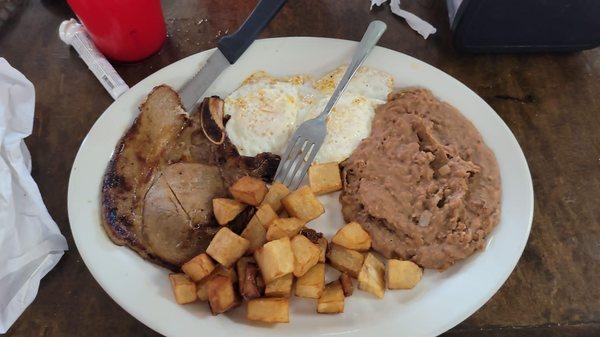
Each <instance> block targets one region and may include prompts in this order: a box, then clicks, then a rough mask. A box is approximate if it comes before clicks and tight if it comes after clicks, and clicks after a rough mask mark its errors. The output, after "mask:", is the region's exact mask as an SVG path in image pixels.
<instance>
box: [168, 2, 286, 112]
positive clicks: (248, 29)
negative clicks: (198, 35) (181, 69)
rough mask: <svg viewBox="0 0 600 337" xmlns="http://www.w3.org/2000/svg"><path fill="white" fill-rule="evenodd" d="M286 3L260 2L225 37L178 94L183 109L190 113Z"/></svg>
mask: <svg viewBox="0 0 600 337" xmlns="http://www.w3.org/2000/svg"><path fill="white" fill-rule="evenodd" d="M286 2H287V0H261V1H260V2H259V3H258V4H257V5H256V7H255V8H254V10H253V11H252V13H250V16H248V18H247V19H246V21H244V23H243V24H242V26H240V28H239V29H238V30H237V31H236V32H235V33H233V34H230V35H226V36H223V37H222V38H221V39H220V40H219V42H218V43H217V49H216V50H215V51H214V52H213V53H212V54H211V55H210V56H209V58H208V60H207V61H206V64H205V65H204V66H203V67H202V68H201V69H200V71H199V72H198V73H196V74H195V75H194V77H192V78H191V79H190V80H189V81H188V82H187V83H186V84H184V86H183V87H182V88H181V90H180V91H179V96H180V97H181V103H182V104H183V107H184V109H185V110H186V111H187V112H188V113H191V112H192V111H194V108H195V107H196V105H197V104H198V102H199V101H200V99H202V98H203V97H204V93H205V92H206V90H207V89H208V88H209V87H210V86H211V84H212V83H213V82H214V81H215V80H216V79H217V78H219V76H220V75H221V73H222V72H223V71H225V69H227V68H228V67H229V66H230V65H232V64H234V63H235V62H236V61H237V60H238V59H239V57H240V56H241V55H242V54H243V53H244V52H245V51H246V49H248V47H249V46H250V45H251V44H252V42H254V40H255V39H256V37H257V36H258V34H260V32H261V31H262V30H263V29H264V28H265V27H266V26H267V25H268V24H269V22H270V21H271V20H272V19H273V18H274V17H275V15H276V14H277V13H278V12H279V10H280V9H281V8H282V7H283V5H284V4H285V3H286Z"/></svg>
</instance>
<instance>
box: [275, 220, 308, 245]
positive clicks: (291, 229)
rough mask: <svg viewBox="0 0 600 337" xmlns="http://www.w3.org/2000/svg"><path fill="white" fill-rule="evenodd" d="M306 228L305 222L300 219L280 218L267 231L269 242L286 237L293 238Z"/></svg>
mask: <svg viewBox="0 0 600 337" xmlns="http://www.w3.org/2000/svg"><path fill="white" fill-rule="evenodd" d="M302 226H304V221H302V220H300V219H298V218H278V219H275V220H273V222H271V225H270V226H269V229H268V230H267V241H273V240H277V239H281V238H282V237H284V236H287V237H288V238H293V237H294V236H295V235H296V234H298V232H299V231H300V229H301V228H302Z"/></svg>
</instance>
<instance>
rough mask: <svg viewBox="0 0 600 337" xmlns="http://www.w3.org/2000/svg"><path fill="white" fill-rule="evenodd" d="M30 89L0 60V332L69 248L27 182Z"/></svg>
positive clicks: (32, 101)
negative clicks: (25, 139)
mask: <svg viewBox="0 0 600 337" xmlns="http://www.w3.org/2000/svg"><path fill="white" fill-rule="evenodd" d="M34 105H35V91H34V88H33V84H31V82H29V80H27V78H25V76H23V74H21V73H20V72H19V71H17V70H16V69H15V68H13V67H11V66H10V65H9V64H8V62H7V61H6V60H5V59H4V58H0V333H6V331H7V330H8V329H9V328H10V326H11V325H12V324H13V323H14V322H15V321H16V320H17V318H18V317H19V316H20V315H21V314H22V313H23V311H24V310H25V309H26V308H27V307H28V306H29V304H31V302H33V300H34V298H35V296H36V295H37V291H38V286H39V284H40V280H41V279H42V277H44V275H46V274H47V273H48V272H49V271H50V270H51V269H52V268H53V267H54V266H55V265H56V264H57V263H58V260H60V258H61V257H62V255H63V254H64V251H65V250H67V249H68V247H67V241H66V240H65V237H64V236H63V235H62V234H61V233H60V231H59V229H58V227H57V226H56V223H55V222H54V220H52V218H51V217H50V214H48V210H47V209H46V206H44V202H43V200H42V196H41V195H40V191H39V189H38V187H37V185H36V183H35V181H34V180H33V178H32V177H31V173H30V172H31V156H30V155H29V151H28V150H27V146H25V142H23V139H24V138H25V137H27V136H29V135H30V134H31V131H32V128H33V116H34V110H33V109H34Z"/></svg>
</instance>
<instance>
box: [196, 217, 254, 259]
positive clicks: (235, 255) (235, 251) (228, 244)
mask: <svg viewBox="0 0 600 337" xmlns="http://www.w3.org/2000/svg"><path fill="white" fill-rule="evenodd" d="M248 246H250V242H249V241H248V240H246V239H244V238H243V237H241V236H239V235H237V234H235V233H234V232H232V231H231V229H229V228H227V227H223V228H221V229H220V230H219V231H218V232H217V234H215V236H214V237H213V239H212V241H211V242H210V244H209V245H208V248H207V249H206V254H208V255H210V257H212V258H213V259H215V260H216V261H217V262H219V263H220V264H222V265H224V266H225V267H229V266H231V265H232V264H233V263H234V262H235V261H237V260H238V259H239V258H240V257H242V256H243V255H244V253H246V250H248Z"/></svg>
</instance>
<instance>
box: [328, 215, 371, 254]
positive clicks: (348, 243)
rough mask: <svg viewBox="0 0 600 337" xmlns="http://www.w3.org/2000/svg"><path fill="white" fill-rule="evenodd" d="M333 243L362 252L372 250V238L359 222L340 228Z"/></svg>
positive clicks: (332, 240)
mask: <svg viewBox="0 0 600 337" xmlns="http://www.w3.org/2000/svg"><path fill="white" fill-rule="evenodd" d="M331 242H333V243H335V244H336V245H340V246H342V247H345V248H348V249H352V250H358V251H360V252H364V251H367V250H369V249H370V248H371V236H370V235H369V233H367V231H365V230H364V229H363V228H362V226H361V225H360V224H359V223H358V222H351V223H349V224H347V225H345V226H344V227H342V228H340V230H338V231H337V233H335V235H334V236H333V238H332V239H331Z"/></svg>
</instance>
